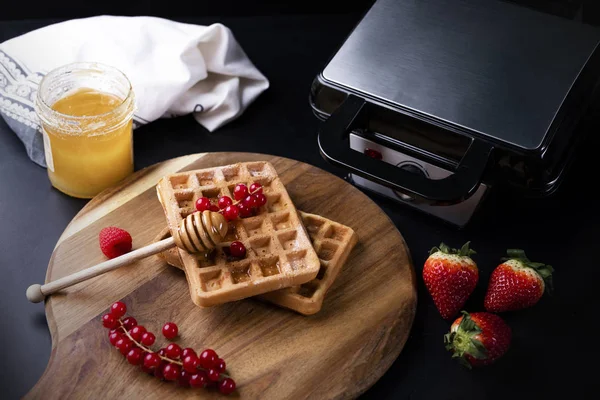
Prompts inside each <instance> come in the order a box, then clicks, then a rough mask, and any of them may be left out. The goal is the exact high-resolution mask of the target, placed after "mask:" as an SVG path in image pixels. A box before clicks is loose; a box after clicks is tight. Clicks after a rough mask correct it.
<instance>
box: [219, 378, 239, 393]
mask: <svg viewBox="0 0 600 400" xmlns="http://www.w3.org/2000/svg"><path fill="white" fill-rule="evenodd" d="M219 392H221V393H223V394H231V393H233V392H235V381H234V380H233V379H231V378H225V379H223V380H222V381H221V383H220V384H219Z"/></svg>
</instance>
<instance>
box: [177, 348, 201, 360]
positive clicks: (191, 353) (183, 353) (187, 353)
mask: <svg viewBox="0 0 600 400" xmlns="http://www.w3.org/2000/svg"><path fill="white" fill-rule="evenodd" d="M187 356H194V357H196V358H198V355H197V354H196V352H195V351H194V349H192V348H191V347H186V348H185V349H183V350H181V358H186V357H187Z"/></svg>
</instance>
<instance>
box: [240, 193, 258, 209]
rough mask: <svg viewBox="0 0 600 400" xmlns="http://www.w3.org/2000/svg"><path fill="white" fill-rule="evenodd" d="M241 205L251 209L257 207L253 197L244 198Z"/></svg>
mask: <svg viewBox="0 0 600 400" xmlns="http://www.w3.org/2000/svg"><path fill="white" fill-rule="evenodd" d="M243 203H244V204H245V205H246V207H248V208H251V209H252V208H256V207H258V204H257V203H256V197H254V196H253V195H248V196H246V198H245V199H244V201H243Z"/></svg>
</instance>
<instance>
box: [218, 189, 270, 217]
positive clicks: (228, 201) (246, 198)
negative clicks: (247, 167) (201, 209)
mask: <svg viewBox="0 0 600 400" xmlns="http://www.w3.org/2000/svg"><path fill="white" fill-rule="evenodd" d="M265 204H267V197H266V196H265V195H264V194H263V188H262V185H261V184H260V183H258V182H255V183H252V184H251V185H250V188H249V189H248V186H246V185H244V184H243V183H239V184H237V185H236V186H235V188H234V189H233V199H232V198H231V197H229V196H220V197H219V200H218V205H219V209H220V210H221V213H222V214H223V216H224V217H225V218H226V219H227V220H228V221H233V220H234V219H237V218H238V217H241V218H246V217H251V216H252V215H253V214H254V213H255V211H256V210H257V209H258V208H260V207H262V206H264V205H265Z"/></svg>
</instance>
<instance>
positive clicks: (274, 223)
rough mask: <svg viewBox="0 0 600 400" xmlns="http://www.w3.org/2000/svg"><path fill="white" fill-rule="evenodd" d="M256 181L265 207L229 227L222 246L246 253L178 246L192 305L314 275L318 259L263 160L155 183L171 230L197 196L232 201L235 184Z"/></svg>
mask: <svg viewBox="0 0 600 400" xmlns="http://www.w3.org/2000/svg"><path fill="white" fill-rule="evenodd" d="M253 182H258V183H260V184H261V185H262V186H263V193H264V195H265V196H266V198H267V204H265V205H264V206H263V207H261V208H260V209H259V210H258V213H257V215H256V216H253V217H249V218H242V219H237V220H234V221H231V222H230V223H229V231H228V234H227V237H225V241H224V242H222V243H221V244H222V246H224V247H226V248H227V247H228V246H229V244H230V243H231V242H232V241H234V240H238V241H240V242H242V243H243V244H244V246H245V247H246V249H247V254H246V257H245V258H243V259H241V260H236V259H232V258H230V257H228V256H227V255H226V254H225V253H224V252H223V250H221V249H219V250H217V251H215V252H214V253H213V254H212V256H211V257H206V256H205V255H203V254H191V253H188V252H187V251H185V250H183V249H180V248H177V252H178V254H179V257H180V259H181V261H182V264H183V269H184V271H185V274H186V278H187V281H188V286H189V289H190V295H191V298H192V301H193V302H194V304H196V305H198V306H200V307H209V306H213V305H217V304H222V303H226V302H230V301H235V300H241V299H243V298H247V297H252V296H257V295H260V294H263V293H267V292H271V291H274V290H278V289H282V288H286V287H291V286H296V285H301V284H303V283H306V282H308V281H310V280H312V279H314V278H315V277H316V276H317V273H318V272H319V266H320V264H319V258H318V257H317V253H316V252H315V250H314V248H313V247H312V245H311V243H310V239H309V237H308V234H307V232H306V229H305V228H304V225H302V222H301V221H300V217H299V216H298V212H297V211H296V208H295V206H294V204H293V203H292V200H291V199H290V197H289V195H288V193H287V190H286V189H285V187H284V185H283V183H282V182H281V180H280V179H279V177H278V175H277V172H276V171H275V168H273V166H272V165H271V164H270V163H268V162H248V163H238V164H233V165H227V166H221V167H215V168H207V169H201V170H194V171H186V172H182V173H177V174H172V175H168V176H165V177H163V178H162V179H161V180H160V181H159V182H158V184H157V186H156V190H157V194H158V198H159V200H160V202H161V204H162V206H163V210H164V211H165V215H166V218H167V226H168V228H169V230H170V232H174V231H176V229H177V227H178V225H179V223H180V222H181V221H182V220H183V218H185V217H186V216H188V215H189V214H191V213H193V212H195V211H196V210H195V208H194V205H195V203H196V200H197V199H198V198H199V197H202V196H204V197H208V198H210V199H216V198H217V197H218V196H229V197H232V198H233V189H234V187H235V186H236V185H237V184H238V183H245V184H246V185H248V186H250V184H251V183H253Z"/></svg>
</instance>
